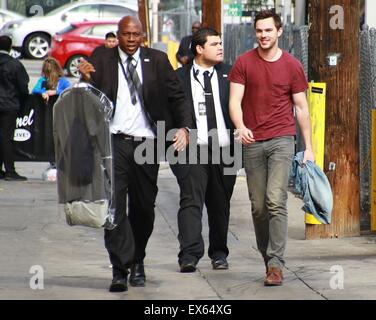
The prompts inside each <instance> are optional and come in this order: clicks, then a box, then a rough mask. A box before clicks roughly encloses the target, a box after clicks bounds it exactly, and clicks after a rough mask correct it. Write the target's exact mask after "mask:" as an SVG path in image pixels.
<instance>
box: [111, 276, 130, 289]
mask: <svg viewBox="0 0 376 320" xmlns="http://www.w3.org/2000/svg"><path fill="white" fill-rule="evenodd" d="M108 291H110V292H124V291H128V286H127V277H122V278H120V277H114V278H113V279H112V282H111V285H110V288H109V289H108Z"/></svg>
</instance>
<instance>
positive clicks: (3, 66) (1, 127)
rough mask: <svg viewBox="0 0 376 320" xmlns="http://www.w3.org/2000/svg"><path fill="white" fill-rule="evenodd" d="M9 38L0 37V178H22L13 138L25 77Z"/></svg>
mask: <svg viewBox="0 0 376 320" xmlns="http://www.w3.org/2000/svg"><path fill="white" fill-rule="evenodd" d="M11 48H12V39H11V38H10V37H8V36H0V159H2V161H3V162H4V169H5V172H4V171H3V170H2V168H0V169H1V170H0V179H5V180H7V181H25V180H27V178H26V177H23V176H20V175H19V174H18V173H17V172H16V170H15V167H14V155H13V137H14V130H15V128H16V118H17V114H18V112H19V110H20V108H21V105H22V102H23V100H24V99H26V96H27V95H28V94H29V89H28V83H29V76H28V74H27V72H26V70H25V67H24V66H23V65H22V63H21V62H19V61H18V60H17V59H15V58H13V57H11V56H10V55H9V53H10V50H11Z"/></svg>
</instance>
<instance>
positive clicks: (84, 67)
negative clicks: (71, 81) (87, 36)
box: [78, 58, 95, 81]
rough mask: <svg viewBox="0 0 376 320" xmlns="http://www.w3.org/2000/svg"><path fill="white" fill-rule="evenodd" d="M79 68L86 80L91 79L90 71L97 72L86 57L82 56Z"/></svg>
mask: <svg viewBox="0 0 376 320" xmlns="http://www.w3.org/2000/svg"><path fill="white" fill-rule="evenodd" d="M78 70H79V71H80V73H81V74H82V78H83V80H85V81H89V80H90V78H91V77H90V73H91V72H95V68H94V66H93V65H92V64H91V63H90V62H88V61H86V60H85V59H84V58H81V60H80V64H79V65H78Z"/></svg>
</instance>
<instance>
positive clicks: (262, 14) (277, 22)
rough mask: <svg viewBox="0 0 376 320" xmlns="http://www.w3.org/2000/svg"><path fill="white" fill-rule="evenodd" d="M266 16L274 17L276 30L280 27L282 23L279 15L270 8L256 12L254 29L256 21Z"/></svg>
mask: <svg viewBox="0 0 376 320" xmlns="http://www.w3.org/2000/svg"><path fill="white" fill-rule="evenodd" d="M268 18H273V19H274V24H275V27H276V28H277V30H279V29H281V28H282V26H283V24H282V20H281V17H280V16H279V15H278V14H276V13H275V10H274V9H271V10H263V11H260V12H259V13H257V14H256V17H255V29H256V23H257V21H259V20H264V19H268Z"/></svg>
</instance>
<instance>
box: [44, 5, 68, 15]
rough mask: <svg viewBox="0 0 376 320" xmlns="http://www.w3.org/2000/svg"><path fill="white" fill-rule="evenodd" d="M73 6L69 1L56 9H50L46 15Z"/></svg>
mask: <svg viewBox="0 0 376 320" xmlns="http://www.w3.org/2000/svg"><path fill="white" fill-rule="evenodd" d="M71 6H72V3H67V4H65V5H63V6H61V7H58V8H56V9H54V10H52V11H50V12H49V13H46V16H53V15H55V14H56V13H59V12H60V11H62V10H64V9H66V8H69V7H71Z"/></svg>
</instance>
